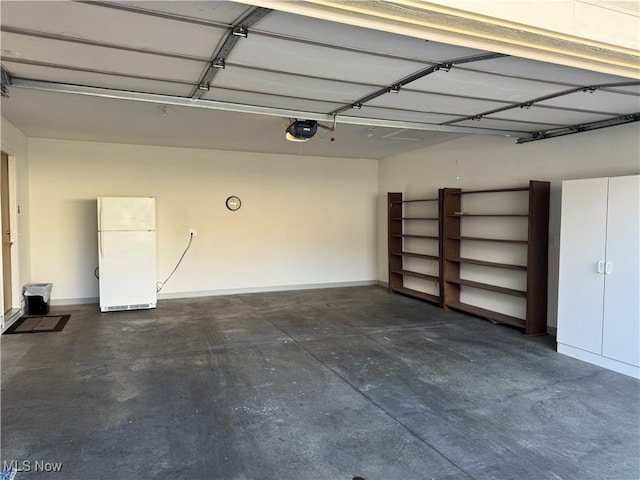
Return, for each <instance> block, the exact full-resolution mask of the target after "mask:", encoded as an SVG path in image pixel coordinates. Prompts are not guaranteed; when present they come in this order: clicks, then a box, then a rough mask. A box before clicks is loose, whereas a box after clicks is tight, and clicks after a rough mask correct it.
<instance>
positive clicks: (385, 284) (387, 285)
mask: <svg viewBox="0 0 640 480" xmlns="http://www.w3.org/2000/svg"><path fill="white" fill-rule="evenodd" d="M377 285H378V286H379V287H384V288H389V282H385V281H383V280H378V281H377Z"/></svg>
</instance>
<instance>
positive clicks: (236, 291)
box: [158, 280, 378, 300]
mask: <svg viewBox="0 0 640 480" xmlns="http://www.w3.org/2000/svg"><path fill="white" fill-rule="evenodd" d="M374 285H378V282H377V281H376V280H365V281H360V282H334V283H310V284H303V285H277V286H268V287H247V288H227V289H220V290H201V291H197V292H176V293H159V294H158V299H159V300H170V299H177V298H197V297H217V296H220V295H241V294H243V293H268V292H289V291H296V290H319V289H322V288H344V287H370V286H374Z"/></svg>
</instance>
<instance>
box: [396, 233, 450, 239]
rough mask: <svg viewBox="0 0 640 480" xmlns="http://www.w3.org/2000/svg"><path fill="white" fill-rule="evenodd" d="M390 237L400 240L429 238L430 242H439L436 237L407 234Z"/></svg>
mask: <svg viewBox="0 0 640 480" xmlns="http://www.w3.org/2000/svg"><path fill="white" fill-rule="evenodd" d="M391 236H392V237H395V238H402V237H405V238H430V239H432V240H439V238H440V237H438V236H437V235H409V234H406V233H403V234H398V235H391Z"/></svg>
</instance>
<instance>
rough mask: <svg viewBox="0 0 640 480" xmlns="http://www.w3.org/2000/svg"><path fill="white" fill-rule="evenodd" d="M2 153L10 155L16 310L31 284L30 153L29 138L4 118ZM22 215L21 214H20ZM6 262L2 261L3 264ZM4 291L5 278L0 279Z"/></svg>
mask: <svg viewBox="0 0 640 480" xmlns="http://www.w3.org/2000/svg"><path fill="white" fill-rule="evenodd" d="M0 133H1V142H2V151H3V152H5V153H6V154H7V155H9V168H10V171H9V176H10V177H11V178H10V183H11V185H10V187H11V189H12V190H13V191H11V192H10V196H11V200H12V202H15V203H14V204H13V205H11V210H12V218H11V226H12V241H13V242H14V244H13V248H14V253H13V256H14V257H13V259H14V261H13V262H12V263H13V265H12V266H13V269H12V274H13V279H14V280H13V292H12V293H13V307H14V308H17V307H18V306H19V305H20V302H21V301H22V296H21V294H22V286H23V285H24V284H25V283H29V281H30V278H31V277H30V270H31V267H30V262H29V258H30V257H29V250H30V235H29V222H28V218H29V172H28V167H29V152H28V143H27V137H26V136H25V135H24V133H22V132H21V131H20V130H18V129H17V128H16V127H15V126H14V125H13V124H12V123H11V122H9V121H8V120H7V119H5V118H4V117H2V129H1V130H0ZM18 212H20V213H18ZM1 262H2V259H1V258H0V263H1ZM0 288H2V278H1V277H0Z"/></svg>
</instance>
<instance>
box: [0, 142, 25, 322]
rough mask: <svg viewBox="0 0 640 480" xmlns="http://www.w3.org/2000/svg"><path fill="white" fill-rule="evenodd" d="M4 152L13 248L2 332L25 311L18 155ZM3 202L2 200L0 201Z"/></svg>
mask: <svg viewBox="0 0 640 480" xmlns="http://www.w3.org/2000/svg"><path fill="white" fill-rule="evenodd" d="M0 149H1V150H2V152H3V153H4V154H5V155H7V156H8V157H9V165H8V166H9V208H10V211H9V226H10V230H11V239H12V241H13V248H12V249H11V311H10V313H9V318H5V316H4V313H0V325H1V327H2V330H4V329H5V327H7V326H8V323H7V322H8V321H10V320H13V319H14V317H15V318H17V317H18V316H19V314H20V313H21V312H22V311H23V305H22V302H21V300H20V297H21V293H22V288H21V287H20V263H19V258H20V255H19V252H20V235H19V230H18V225H19V224H18V194H17V176H16V155H15V152H13V151H12V149H10V148H6V147H5V145H0ZM0 201H1V199H0ZM1 266H2V256H1V255H0V267H1ZM2 286H3V278H2V275H0V288H2ZM0 307H1V311H2V312H4V310H5V306H4V299H3V298H2V296H0ZM14 312H15V313H14Z"/></svg>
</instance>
